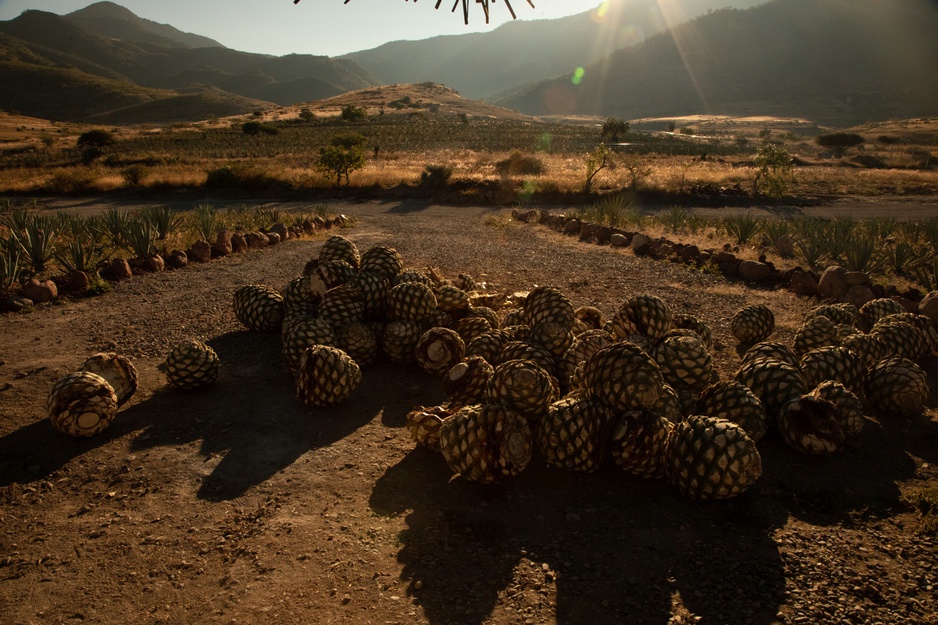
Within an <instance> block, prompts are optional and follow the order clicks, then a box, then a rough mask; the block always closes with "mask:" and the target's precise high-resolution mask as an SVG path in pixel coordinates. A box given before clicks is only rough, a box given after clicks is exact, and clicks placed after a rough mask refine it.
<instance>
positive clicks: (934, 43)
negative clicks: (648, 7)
mask: <svg viewBox="0 0 938 625" xmlns="http://www.w3.org/2000/svg"><path fill="white" fill-rule="evenodd" d="M935 33H938V7H936V5H935V3H934V2H922V1H921V0H891V1H890V2H881V1H880V0H851V1H850V2H842V1H840V0H774V1H773V2H771V3H769V4H766V5H763V6H758V7H755V8H751V9H748V10H744V11H740V10H732V9H726V10H720V11H715V12H713V13H709V14H707V15H704V16H702V17H700V18H698V19H696V20H694V21H693V22H690V23H687V24H684V25H682V26H679V27H677V28H675V29H673V30H672V31H671V32H669V33H662V34H659V35H656V36H654V37H651V38H650V39H648V40H647V41H645V42H644V43H642V44H638V45H635V46H631V47H629V48H626V49H623V50H620V51H618V52H615V53H613V54H611V55H609V56H608V57H606V58H604V59H602V60H601V61H599V62H597V63H594V64H591V65H587V66H586V67H585V68H584V71H583V73H582V76H581V77H580V78H579V79H578V82H579V84H573V81H572V80H571V78H572V77H571V74H570V73H569V72H568V73H567V75H565V76H563V77H561V78H557V79H554V80H550V81H546V82H543V83H540V84H538V85H536V86H534V87H531V88H523V89H520V90H518V91H517V92H516V93H515V94H512V95H510V96H507V97H504V98H500V99H498V100H496V102H497V103H499V104H502V105H504V106H508V107H511V108H515V109H518V110H520V111H523V112H526V113H529V114H534V115H538V114H548V113H551V114H570V113H574V114H586V115H590V114H593V115H603V116H607V115H612V116H617V117H621V118H625V119H632V118H637V117H650V116H659V117H661V116H678V115H687V114H694V113H705V114H728V115H787V116H799V117H806V118H810V119H814V120H816V121H819V122H821V123H825V124H829V125H835V126H836V125H841V126H843V125H850V124H855V123H861V122H864V121H871V120H882V119H889V118H908V117H916V116H920V115H934V114H935V113H936V112H938V72H936V71H935V68H936V67H938V36H936V35H935Z"/></svg>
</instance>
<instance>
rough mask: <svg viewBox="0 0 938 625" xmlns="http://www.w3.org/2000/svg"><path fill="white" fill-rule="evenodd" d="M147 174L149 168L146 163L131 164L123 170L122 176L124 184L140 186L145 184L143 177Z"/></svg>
mask: <svg viewBox="0 0 938 625" xmlns="http://www.w3.org/2000/svg"><path fill="white" fill-rule="evenodd" d="M146 175H147V168H146V166H144V165H140V164H137V165H131V166H130V167H127V168H125V169H123V170H121V178H123V180H124V184H126V185H127V186H129V187H139V186H140V185H141V184H143V179H144V178H145V177H146Z"/></svg>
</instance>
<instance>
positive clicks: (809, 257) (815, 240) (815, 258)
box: [795, 234, 827, 269]
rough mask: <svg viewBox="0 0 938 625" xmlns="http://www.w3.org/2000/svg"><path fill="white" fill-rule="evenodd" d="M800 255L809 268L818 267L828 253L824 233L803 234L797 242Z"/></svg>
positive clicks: (796, 245)
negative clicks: (817, 234) (820, 234)
mask: <svg viewBox="0 0 938 625" xmlns="http://www.w3.org/2000/svg"><path fill="white" fill-rule="evenodd" d="M795 247H796V249H797V251H798V256H800V257H801V260H803V261H804V263H805V264H806V265H807V266H808V268H809V269H817V268H818V267H819V266H820V264H821V261H823V260H824V258H825V256H826V255H827V254H826V249H825V244H824V238H823V234H822V236H811V235H808V236H802V237H799V238H798V240H797V242H796V243H795Z"/></svg>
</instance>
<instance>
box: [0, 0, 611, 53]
mask: <svg viewBox="0 0 938 625" xmlns="http://www.w3.org/2000/svg"><path fill="white" fill-rule="evenodd" d="M96 2H97V0H48V1H46V2H42V3H37V2H31V1H30V0H0V20H2V21H7V20H11V19H14V18H16V17H18V16H19V15H20V14H21V13H23V11H26V10H29V9H36V10H40V11H48V12H50V13H57V14H59V15H64V14H66V13H71V12H73V11H77V10H79V9H82V8H84V7H86V6H89V5H91V4H95V3H96ZM114 4H118V5H120V6H123V7H125V8H127V9H128V10H130V11H132V12H133V13H135V14H136V15H137V16H139V17H141V18H144V19H148V20H151V21H154V22H159V23H162V24H169V25H170V26H173V27H175V28H177V29H179V30H181V31H184V32H188V33H193V34H196V35H202V36H204V37H209V38H211V39H214V40H216V41H218V42H219V43H221V44H222V45H224V46H226V47H228V48H232V49H235V50H240V51H243V52H257V53H261V54H271V55H275V56H283V55H286V54H315V55H324V56H333V57H334V56H341V55H343V54H347V53H350V52H357V51H360V50H367V49H371V48H375V47H378V46H380V45H382V44H384V43H387V42H389V41H397V40H416V39H427V38H430V37H435V36H438V35H458V34H465V33H470V32H486V31H491V30H494V29H495V28H497V27H498V26H500V25H502V24H504V23H506V22H510V21H512V20H511V15H510V14H509V12H508V9H507V8H506V7H505V5H504V2H493V3H492V4H491V8H490V14H491V20H490V23H489V24H488V25H486V24H485V16H484V14H483V12H482V9H481V6H480V5H477V4H475V3H472V5H471V7H470V13H469V25H468V26H466V25H465V24H464V22H463V16H462V9H461V8H460V9H458V10H457V11H456V13H452V12H451V11H450V9H452V6H453V5H452V3H451V2H450V1H449V0H447V2H444V3H443V5H441V6H440V9H439V10H437V9H434V5H435V4H436V3H435V2H433V0H426V1H425V2H420V3H418V2H416V0H415V1H414V2H413V3H409V2H408V3H403V2H394V3H389V2H387V1H386V0H351V1H350V2H349V3H348V4H342V0H301V1H300V3H299V4H295V5H294V4H293V2H292V0H279V1H278V2H277V3H267V4H266V5H265V6H264V8H263V10H259V9H258V7H257V3H255V2H250V1H248V0H229V1H227V2H225V1H222V0H202V1H200V2H197V3H195V2H191V1H186V2H183V1H182V0H163V1H161V2H148V1H146V0H117V1H116V2H114ZM511 4H512V7H513V8H514V10H515V13H516V15H517V16H518V19H519V20H538V19H556V18H559V17H564V16H567V15H574V14H577V13H583V12H585V11H589V10H590V9H593V8H596V7H598V6H599V5H601V4H602V2H601V0H563V1H560V0H534V4H535V8H533V9H532V8H531V7H530V6H529V5H528V3H527V1H526V0H514V1H513V2H512V3H511ZM444 5H445V7H444Z"/></svg>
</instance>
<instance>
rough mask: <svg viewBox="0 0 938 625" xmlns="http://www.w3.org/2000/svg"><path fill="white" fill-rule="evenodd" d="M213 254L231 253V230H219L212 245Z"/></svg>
mask: <svg viewBox="0 0 938 625" xmlns="http://www.w3.org/2000/svg"><path fill="white" fill-rule="evenodd" d="M212 251H213V252H214V253H215V256H227V255H228V254H231V231H230V230H219V231H218V235H217V236H216V237H215V245H213V246H212Z"/></svg>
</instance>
